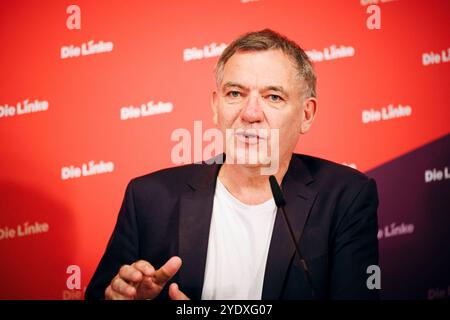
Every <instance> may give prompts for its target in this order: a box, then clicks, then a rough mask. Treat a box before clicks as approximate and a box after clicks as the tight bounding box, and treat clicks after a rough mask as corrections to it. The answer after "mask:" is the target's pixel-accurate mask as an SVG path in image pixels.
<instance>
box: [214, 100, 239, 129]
mask: <svg viewBox="0 0 450 320" xmlns="http://www.w3.org/2000/svg"><path fill="white" fill-rule="evenodd" d="M239 112H240V108H239V107H236V106H224V105H222V106H220V107H219V109H218V114H217V116H218V123H219V126H220V127H226V128H229V127H231V125H232V124H233V123H234V122H236V120H237V119H239Z"/></svg>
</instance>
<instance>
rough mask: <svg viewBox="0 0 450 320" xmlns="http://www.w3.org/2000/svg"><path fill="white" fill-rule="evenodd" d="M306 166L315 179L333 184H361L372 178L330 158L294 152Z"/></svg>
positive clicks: (325, 183)
mask: <svg viewBox="0 0 450 320" xmlns="http://www.w3.org/2000/svg"><path fill="white" fill-rule="evenodd" d="M295 156H296V157H297V158H299V159H300V160H301V162H302V163H303V164H304V165H305V166H306V167H307V169H308V171H309V172H310V174H311V175H312V176H313V178H314V180H315V181H318V182H319V183H320V184H324V185H333V186H337V185H339V186H346V185H347V186H361V185H364V184H366V183H368V182H369V181H370V180H373V178H371V177H369V176H367V175H366V174H365V173H363V172H361V171H359V170H357V169H354V168H352V167H349V166H346V165H343V164H340V163H336V162H334V161H331V160H327V159H323V158H319V157H314V156H310V155H304V154H296V155H295Z"/></svg>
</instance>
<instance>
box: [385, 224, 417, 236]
mask: <svg viewBox="0 0 450 320" xmlns="http://www.w3.org/2000/svg"><path fill="white" fill-rule="evenodd" d="M413 232H414V224H412V223H404V222H402V223H401V224H396V223H395V222H393V223H391V224H389V225H387V226H384V228H383V229H379V230H378V235H377V237H378V239H383V238H392V237H397V236H403V235H407V234H412V233H413Z"/></svg>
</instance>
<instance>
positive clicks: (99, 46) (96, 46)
mask: <svg viewBox="0 0 450 320" xmlns="http://www.w3.org/2000/svg"><path fill="white" fill-rule="evenodd" d="M113 48H114V44H113V43H112V42H103V41H99V42H94V40H90V41H88V42H85V43H82V44H81V46H75V45H68V46H62V47H61V59H67V58H77V57H80V56H88V55H92V54H98V53H105V52H111V51H112V50H113Z"/></svg>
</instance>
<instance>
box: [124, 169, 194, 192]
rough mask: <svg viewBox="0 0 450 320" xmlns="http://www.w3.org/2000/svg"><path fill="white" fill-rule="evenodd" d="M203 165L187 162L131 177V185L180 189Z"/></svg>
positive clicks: (140, 188)
mask: <svg viewBox="0 0 450 320" xmlns="http://www.w3.org/2000/svg"><path fill="white" fill-rule="evenodd" d="M201 168H202V165H198V164H187V165H182V166H177V167H171V168H164V169H160V170H157V171H154V172H151V173H147V174H145V175H142V176H138V177H135V178H133V179H131V181H130V185H133V189H134V190H137V191H139V190H146V189H155V188H156V189H161V188H163V189H169V190H174V189H178V188H179V187H180V186H185V185H186V183H187V182H188V180H189V178H190V177H191V176H192V175H195V174H196V173H197V172H198V171H199V170H201Z"/></svg>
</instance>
